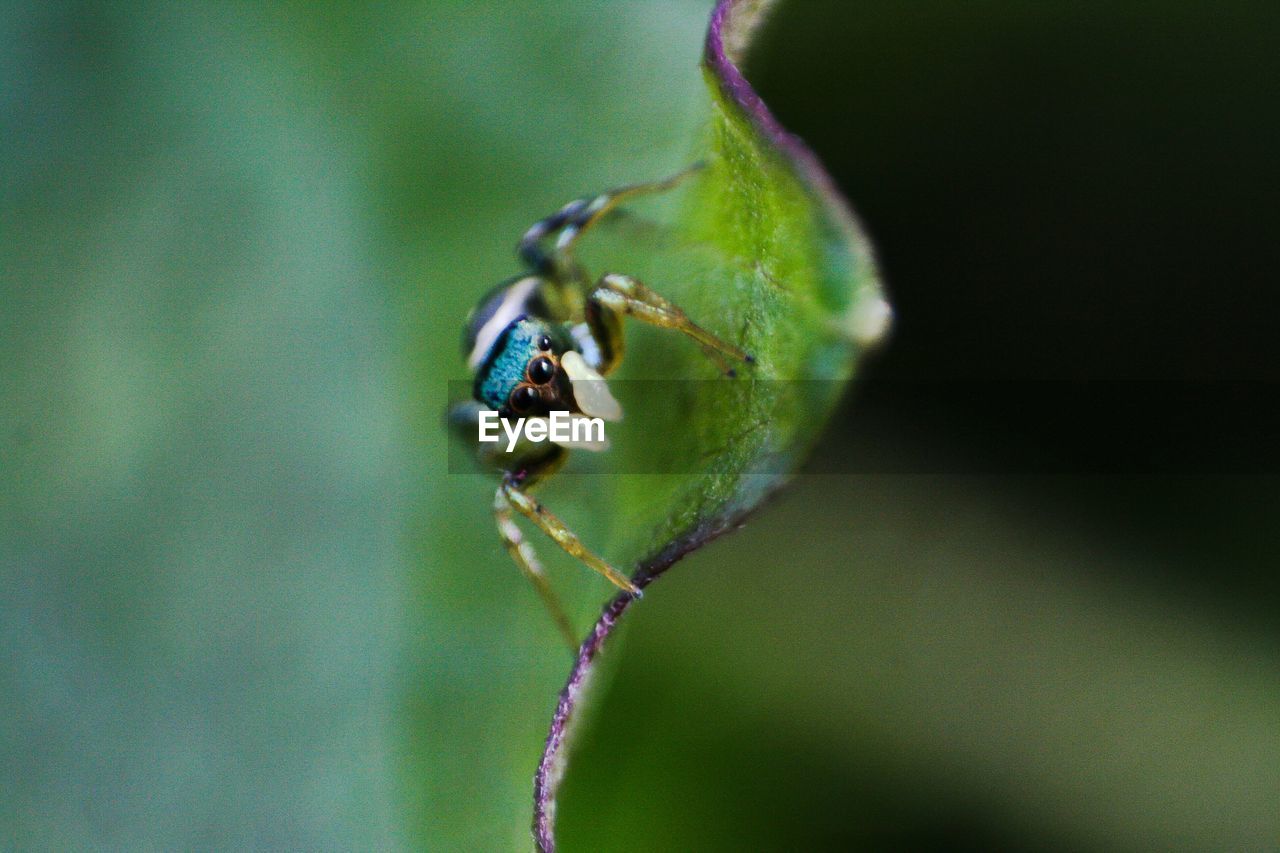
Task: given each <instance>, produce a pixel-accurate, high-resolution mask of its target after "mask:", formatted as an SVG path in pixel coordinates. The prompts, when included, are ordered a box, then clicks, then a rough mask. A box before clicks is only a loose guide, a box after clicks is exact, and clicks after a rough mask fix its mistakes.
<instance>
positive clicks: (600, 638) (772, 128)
mask: <svg viewBox="0 0 1280 853" xmlns="http://www.w3.org/2000/svg"><path fill="white" fill-rule="evenodd" d="M775 2H776V0H718V2H717V3H716V6H715V9H714V10H713V11H712V13H711V23H710V25H709V26H708V28H707V39H706V45H705V50H704V54H703V64H704V65H705V66H706V68H707V70H708V72H709V73H710V75H711V77H712V80H713V81H714V83H715V84H716V85H718V86H719V87H720V91H721V93H722V94H723V95H724V101H725V103H726V104H728V105H731V106H736V107H737V108H738V109H740V110H741V111H742V113H743V115H745V116H746V117H747V119H748V120H750V121H751V123H752V124H753V125H754V126H755V128H756V130H757V131H758V132H759V133H760V134H761V136H763V137H764V138H766V139H768V140H769V141H770V142H772V143H773V145H774V147H775V148H776V149H777V150H778V151H779V152H780V153H781V154H782V155H783V156H784V157H785V158H786V159H787V160H788V161H789V163H790V164H791V166H792V167H793V168H794V169H795V170H796V172H797V173H798V175H799V177H800V178H801V180H802V181H803V183H804V184H805V185H806V186H808V187H809V188H810V189H811V190H813V191H814V192H816V193H817V195H818V196H819V197H820V198H821V201H822V202H823V204H824V206H825V207H826V209H827V212H828V213H829V215H831V217H832V219H833V220H835V221H836V222H838V223H840V224H842V225H846V226H847V228H848V231H849V232H850V234H851V235H858V234H859V229H858V227H857V224H856V220H855V219H854V216H853V213H852V211H851V210H850V209H849V207H848V204H847V203H846V202H845V201H844V199H843V197H842V196H841V195H840V193H839V191H838V190H836V188H835V184H834V182H832V180H831V177H830V176H829V175H828V174H827V172H826V170H825V169H824V168H823V167H822V164H821V163H820V162H819V160H818V158H817V157H816V156H815V155H814V154H813V152H812V151H810V150H809V148H808V146H806V145H805V144H804V143H803V142H802V141H801V140H800V139H799V138H798V137H796V136H794V135H793V134H791V133H789V132H788V131H787V130H786V128H784V127H783V126H782V125H781V124H780V123H779V122H778V120H777V119H776V118H774V116H773V113H771V112H770V111H769V108H768V107H767V106H766V105H765V103H764V101H763V100H761V98H760V96H759V95H758V94H756V91H755V89H753V88H752V87H751V84H750V83H748V82H747V79H746V78H745V77H744V76H743V75H742V71H741V70H740V69H739V67H738V63H740V62H741V61H742V59H743V53H744V52H745V50H746V47H747V45H748V44H749V41H750V36H751V34H752V32H754V30H755V29H756V27H758V26H759V25H760V23H761V22H762V21H763V19H764V17H765V15H766V14H767V13H768V11H769V10H770V8H771V7H772V6H773V5H775ZM855 239H859V238H857V237H855ZM750 512H751V509H746V510H743V509H736V510H731V511H730V512H728V513H726V514H724V515H722V516H718V517H715V518H712V519H707V520H705V521H703V522H702V523H701V524H700V525H699V526H698V527H697V528H695V529H694V530H692V531H690V532H689V533H687V534H686V535H684V536H683V537H681V538H679V539H677V540H676V541H674V542H672V543H670V544H668V545H667V546H666V547H664V548H663V549H661V550H660V551H658V552H657V553H656V554H654V555H653V556H651V557H649V558H647V559H645V560H642V561H641V562H640V564H639V565H638V567H637V568H636V571H635V573H634V574H633V575H632V578H631V580H632V582H633V583H634V584H635V585H636V586H637V587H638V588H640V589H641V590H644V589H645V588H646V587H648V586H649V584H651V583H653V581H655V580H657V579H658V578H659V577H661V576H662V574H663V573H664V572H666V571H667V569H669V568H671V566H673V565H675V564H676V563H677V562H679V560H680V559H681V558H682V557H684V556H685V555H686V554H689V553H691V552H693V551H696V550H697V549H699V548H701V547H702V546H703V545H705V544H707V543H708V542H710V541H711V540H712V539H715V538H716V537H718V536H720V535H721V534H723V533H726V532H728V531H729V530H732V529H733V528H735V527H737V526H739V525H740V524H741V523H742V521H743V520H744V518H745V517H746V516H747V515H748V514H749V513H750ZM635 600H636V596H634V595H632V594H631V593H628V592H621V593H619V594H618V595H616V596H615V597H614V598H613V599H612V600H611V601H610V602H609V603H608V604H607V605H605V608H604V611H603V612H602V613H601V614H600V618H599V619H598V620H597V621H596V623H595V625H594V626H593V627H592V629H591V633H590V634H588V635H587V638H586V639H585V640H584V641H583V643H582V646H581V647H580V648H579V649H578V652H577V657H576V658H575V660H574V664H573V669H572V670H570V672H569V680H568V681H567V682H566V683H565V686H564V688H563V689H562V690H561V691H560V697H559V700H558V701H557V702H556V709H555V713H554V714H553V716H552V718H551V729H550V731H549V732H548V733H547V742H546V746H545V747H544V749H543V752H542V759H541V761H539V762H538V769H537V772H536V773H535V774H534V789H533V800H534V810H533V836H534V841H535V843H536V844H537V849H538V850H539V851H541V853H554V850H555V846H556V841H555V813H556V796H557V794H558V793H559V790H560V783H561V781H562V780H563V778H564V773H565V771H566V769H567V768H568V748H569V745H570V742H571V741H572V738H573V731H574V725H575V723H576V722H577V718H576V716H575V711H576V710H577V709H578V707H579V705H580V702H581V700H582V698H583V697H584V696H585V695H586V693H587V691H588V689H589V688H590V682H591V679H592V676H593V675H594V673H595V664H596V661H597V660H598V659H599V656H600V653H601V652H602V651H603V649H604V648H605V644H606V643H607V642H608V640H609V638H610V637H611V636H612V635H613V632H614V628H616V627H617V625H618V623H619V621H620V620H621V619H622V617H623V615H624V614H625V613H626V612H627V609H628V608H629V607H630V606H631V604H632V602H634V601H635Z"/></svg>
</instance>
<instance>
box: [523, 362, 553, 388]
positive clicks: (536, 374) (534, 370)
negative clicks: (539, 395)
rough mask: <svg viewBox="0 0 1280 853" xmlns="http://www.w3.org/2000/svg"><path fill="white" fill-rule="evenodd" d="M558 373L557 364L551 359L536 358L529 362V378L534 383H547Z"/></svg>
mask: <svg viewBox="0 0 1280 853" xmlns="http://www.w3.org/2000/svg"><path fill="white" fill-rule="evenodd" d="M555 375H556V365H555V362H553V361H552V360H551V359H549V358H546V357H545V356H544V357H542V358H535V359H534V360H533V361H531V362H529V380H530V381H531V382H533V384H534V385H546V384H547V383H548V382H550V381H551V380H552V378H553V377H554V376H555Z"/></svg>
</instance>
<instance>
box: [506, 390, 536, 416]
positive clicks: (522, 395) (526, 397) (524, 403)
mask: <svg viewBox="0 0 1280 853" xmlns="http://www.w3.org/2000/svg"><path fill="white" fill-rule="evenodd" d="M540 397H541V395H540V394H539V393H538V389H537V388H534V387H533V386H532V385H517V386H516V390H514V391H512V392H511V399H510V403H511V411H513V412H515V413H516V414H517V415H523V414H524V413H525V412H527V411H529V410H530V409H532V408H533V407H534V406H536V405H537V404H538V400H539V398H540Z"/></svg>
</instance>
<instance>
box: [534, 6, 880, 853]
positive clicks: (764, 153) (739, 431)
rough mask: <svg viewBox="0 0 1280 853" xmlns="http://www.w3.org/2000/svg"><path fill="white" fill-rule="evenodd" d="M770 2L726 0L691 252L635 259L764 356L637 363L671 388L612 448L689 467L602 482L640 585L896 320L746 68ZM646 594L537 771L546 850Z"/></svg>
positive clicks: (831, 397)
mask: <svg viewBox="0 0 1280 853" xmlns="http://www.w3.org/2000/svg"><path fill="white" fill-rule="evenodd" d="M769 5H771V4H768V3H762V2H743V0H738V2H734V0H725V2H721V3H719V4H718V5H717V7H716V9H715V11H714V13H713V16H712V20H711V25H710V28H709V32H708V37H707V42H706V53H705V56H704V69H705V74H706V82H707V85H708V89H709V92H710V101H709V104H708V106H709V113H710V114H709V119H708V125H707V130H706V132H705V135H704V137H703V150H702V151H700V152H699V154H700V156H701V159H702V162H703V163H705V168H704V169H702V170H701V171H699V172H698V174H697V176H696V177H695V178H694V179H693V181H692V182H691V184H692V185H691V186H690V187H689V189H688V191H687V192H686V194H685V195H684V197H683V198H682V199H681V202H680V204H679V206H678V209H677V212H676V214H675V217H674V220H673V224H672V226H671V227H672V230H673V232H674V233H675V234H676V235H677V236H678V240H677V242H678V243H679V244H680V245H679V248H677V249H675V250H667V251H656V250H652V249H651V250H650V251H649V255H650V257H649V258H647V259H635V260H633V263H635V264H637V265H643V266H645V267H646V274H645V278H646V280H648V281H649V282H650V283H651V284H652V285H653V286H654V287H655V288H657V289H658V290H659V291H660V292H662V293H664V294H667V295H669V296H670V297H671V298H673V299H675V300H676V301H677V302H678V303H679V304H680V305H681V306H682V307H683V308H684V309H685V310H686V311H687V312H688V313H689V314H690V315H691V316H692V317H694V318H695V319H698V318H708V319H706V322H707V323H708V324H710V325H711V326H712V328H713V330H714V331H716V332H717V333H719V334H720V335H721V336H723V337H726V338H727V339H728V340H730V341H732V342H734V343H735V344H738V345H740V346H742V347H743V348H745V349H746V350H747V351H748V352H750V353H751V354H752V355H753V356H754V358H755V364H754V365H753V366H749V367H747V368H745V369H743V370H742V371H741V374H742V375H741V376H740V377H739V378H737V379H720V380H707V381H680V380H682V379H685V378H687V377H702V378H706V377H707V376H708V375H714V371H713V369H712V368H711V367H710V366H709V365H708V364H707V362H706V359H705V358H704V356H703V355H702V353H701V352H700V351H699V350H698V349H697V348H696V347H693V346H688V345H680V343H679V342H677V343H671V342H668V341H663V342H661V343H659V342H658V341H657V340H655V336H654V335H649V336H647V338H646V339H645V344H646V345H642V346H640V347H637V348H636V349H635V351H634V352H632V353H631V354H630V356H629V362H628V363H629V367H628V368H627V369H624V371H623V372H622V375H623V376H624V377H630V378H635V377H640V376H643V377H645V378H649V379H653V378H658V377H660V378H662V379H665V380H666V382H665V383H664V384H659V385H655V384H654V383H652V382H649V383H640V384H637V385H635V386H630V387H629V388H626V390H633V391H635V392H637V394H638V393H640V392H643V393H644V394H645V395H646V396H647V397H648V398H649V399H635V400H631V401H627V400H626V399H625V396H624V406H625V407H626V408H627V410H628V412H631V413H634V414H633V417H632V418H631V419H630V420H629V421H627V422H626V424H625V429H623V430H621V433H622V437H621V440H620V442H619V447H618V448H617V450H616V451H615V453H616V455H615V457H614V458H615V460H616V462H617V464H618V465H619V466H621V467H620V468H619V470H620V471H626V472H631V471H675V472H678V473H675V474H672V475H666V476H662V477H657V476H654V475H644V476H637V475H631V474H626V475H624V474H616V475H615V476H612V477H609V478H607V479H605V478H599V479H600V482H599V483H597V485H596V489H597V494H598V495H600V500H599V501H598V503H597V505H598V506H600V505H605V506H608V507H609V508H610V509H611V511H612V513H613V519H614V522H615V526H614V528H613V537H612V541H611V542H610V543H606V544H607V545H609V546H610V547H609V548H608V551H607V553H608V554H609V556H610V557H611V558H612V559H613V560H614V561H615V562H616V563H617V564H620V565H630V566H634V567H635V578H636V583H637V584H638V585H640V586H642V587H644V586H647V585H648V584H649V583H651V582H652V581H653V580H654V579H655V578H656V577H658V576H659V575H660V574H661V573H662V572H663V571H665V570H666V569H667V568H669V567H670V566H671V565H672V564H673V563H674V562H675V561H677V560H678V559H679V558H680V557H682V556H683V555H685V554H687V553H689V552H690V551H692V550H694V549H697V548H699V547H701V546H702V545H703V544H705V543H706V542H708V541H709V540H711V539H712V538H714V537H715V536H718V535H719V534H721V533H723V532H725V531H726V530H729V529H731V528H732V527H733V526H734V525H736V524H738V523H739V522H740V521H741V519H742V518H743V517H744V516H745V515H746V514H747V513H749V512H751V511H752V510H753V509H754V508H755V507H756V506H757V505H758V504H759V503H760V502H761V501H762V500H763V499H764V498H765V497H766V496H767V495H768V494H769V493H770V492H772V491H773V490H775V489H776V488H777V487H778V486H779V485H780V484H781V483H782V482H783V481H784V480H785V478H786V476H787V475H788V474H789V473H790V472H791V471H792V470H794V468H795V467H796V466H797V465H798V464H799V462H800V461H801V460H802V458H803V456H804V452H805V450H806V449H807V448H808V447H809V446H810V444H811V443H812V442H813V440H814V439H815V438H816V436H817V433H818V431H819V430H820V429H821V427H822V425H823V423H824V422H825V420H826V418H827V417H828V415H829V414H830V412H831V410H832V408H833V407H834V405H835V403H836V402H837V400H838V398H839V395H840V392H841V389H842V386H843V384H844V383H845V382H846V381H847V380H848V379H849V378H850V377H851V376H852V375H853V371H854V367H855V364H856V362H857V359H858V356H859V355H860V354H861V353H862V352H863V350H864V349H865V348H866V347H868V346H870V345H872V344H874V343H876V342H877V341H878V339H879V338H880V337H881V336H882V334H883V332H884V331H885V329H886V327H887V323H888V317H889V310H888V306H887V303H886V302H885V301H884V299H883V296H882V292H881V288H880V284H879V280H878V276H877V274H876V269H875V264H874V261H873V259H872V256H871V252H870V249H869V246H868V243H867V241H866V239H865V237H864V236H863V234H862V232H861V231H860V229H859V228H858V226H857V223H856V221H855V219H854V217H853V215H852V214H851V213H850V211H849V209H848V208H847V206H846V205H845V204H844V202H843V201H842V199H841V198H840V197H839V195H838V194H837V193H836V192H835V191H834V190H833V188H832V186H831V183H830V180H829V179H828V178H827V177H826V174H825V173H824V172H823V171H822V168H821V166H820V165H819V164H818V162H817V160H816V158H814V156H813V155H812V154H811V153H810V152H809V151H808V149H806V148H805V147H804V146H803V144H802V143H801V142H800V141H799V140H797V139H796V138H794V137H792V136H790V135H789V134H787V133H786V131H784V130H783V129H782V128H781V126H780V125H779V124H778V123H777V122H776V120H774V118H773V117H772V115H771V114H770V113H769V111H768V109H767V108H766V107H765V106H764V104H763V102H762V101H761V100H760V99H759V98H758V97H757V96H756V94H755V92H754V91H753V90H752V89H751V87H750V86H749V84H748V83H747V82H746V80H745V79H744V78H743V77H742V75H741V73H740V71H739V69H738V67H737V65H736V64H735V63H736V62H737V61H740V60H741V59H742V53H743V51H745V49H746V47H747V45H749V43H750V34H751V33H752V32H753V31H754V30H755V29H756V27H757V26H758V24H759V22H760V20H761V17H762V15H763V14H764V13H765V11H767V8H768V7H769ZM658 257H660V260H655V258H658ZM610 260H611V261H615V262H616V259H613V258H611V259H610ZM613 271H618V272H622V271H626V272H632V273H634V272H635V270H634V269H629V270H617V269H615V270H613ZM710 318H714V322H712V320H711V319H710ZM658 347H661V352H659V351H658ZM624 386H625V383H624ZM655 397H656V398H660V399H658V400H655V399H653V398H655ZM655 402H661V405H654V403H655ZM628 403H629V405H628ZM614 434H615V435H617V434H618V432H617V431H615V432H614ZM606 470H607V469H606ZM632 600H633V599H632V598H631V596H630V595H629V594H626V593H623V594H620V595H619V596H617V597H616V598H615V599H614V600H613V601H612V602H611V603H610V604H609V605H608V607H607V608H606V610H605V612H604V614H603V616H602V617H601V619H600V621H599V622H598V623H597V625H596V627H595V628H594V629H593V631H592V632H591V633H590V634H589V635H588V637H587V639H586V641H585V642H584V644H583V647H582V649H581V651H580V653H579V656H578V659H577V662H576V664H575V667H574V670H573V672H572V673H571V675H570V679H569V682H568V685H567V686H566V688H565V689H564V691H563V693H562V695H561V700H560V702H559V704H558V707H557V710H556V714H555V717H554V719H553V722H552V728H551V734H550V738H549V740H548V746H547V750H546V752H545V753H544V756H543V760H542V762H541V765H540V769H539V774H538V779H537V793H536V808H537V814H536V818H535V834H536V836H537V839H538V842H539V844H540V846H541V847H543V848H544V849H549V848H551V847H552V846H553V845H554V840H553V823H554V806H555V796H556V791H557V788H558V785H559V782H560V779H561V778H562V775H563V772H564V770H565V766H566V760H567V751H568V747H569V741H570V740H571V737H572V726H573V724H574V723H575V722H576V720H575V717H576V716H578V712H577V705H578V703H579V702H580V701H581V699H582V696H583V694H584V692H585V691H586V689H587V688H588V686H589V684H590V683H591V682H592V681H593V680H594V674H595V673H594V670H595V667H596V661H597V659H598V654H599V652H600V650H601V649H602V648H604V645H605V643H606V642H607V640H608V639H609V638H610V637H611V636H612V633H613V630H614V628H615V626H616V624H617V622H618V620H619V619H620V618H621V616H622V615H623V613H624V612H625V611H626V609H627V608H628V606H629V605H630V604H631V602H632Z"/></svg>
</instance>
